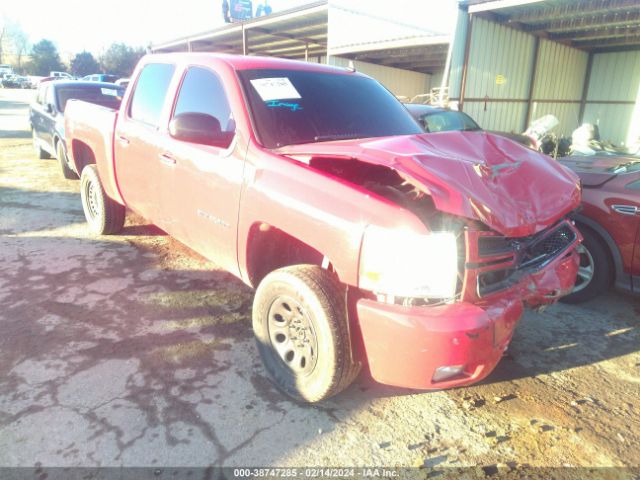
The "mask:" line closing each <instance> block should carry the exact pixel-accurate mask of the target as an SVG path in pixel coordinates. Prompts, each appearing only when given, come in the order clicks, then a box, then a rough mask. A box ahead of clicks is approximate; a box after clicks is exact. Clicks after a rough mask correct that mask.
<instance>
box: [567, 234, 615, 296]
mask: <svg viewBox="0 0 640 480" xmlns="http://www.w3.org/2000/svg"><path fill="white" fill-rule="evenodd" d="M580 233H582V236H583V237H584V240H583V241H582V244H581V245H580V246H579V247H578V254H579V255H580V266H579V268H578V277H577V278H576V284H575V286H574V287H573V291H572V292H571V293H570V294H569V295H567V296H566V297H563V298H562V299H561V301H562V302H564V303H582V302H586V301H587V300H590V299H592V298H594V297H597V296H598V295H600V294H602V293H604V292H606V291H607V290H608V289H609V286H610V285H611V277H612V273H613V265H612V264H611V260H610V256H609V253H608V251H607V248H606V246H605V245H604V242H603V241H602V240H601V239H600V237H598V236H597V235H596V234H595V233H593V232H592V231H591V230H587V229H586V228H583V229H581V231H580Z"/></svg>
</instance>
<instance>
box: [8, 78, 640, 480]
mask: <svg viewBox="0 0 640 480" xmlns="http://www.w3.org/2000/svg"><path fill="white" fill-rule="evenodd" d="M30 95H32V92H29V91H11V90H0V466H4V467H7V466H13V467H17V466H22V467H34V468H36V467H38V466H48V467H54V466H85V467H94V466H149V467H156V466H157V467H162V466H165V467H166V466H173V467H177V466H203V467H206V466H261V465H275V466H313V465H319V466H320V465H321V466H334V467H335V466H339V467H345V466H414V467H419V466H423V467H430V468H432V467H436V468H442V469H446V468H447V467H462V466H480V467H485V468H484V470H481V473H482V472H484V474H486V475H489V476H490V475H493V474H494V473H495V472H496V471H503V470H513V469H518V468H522V467H523V466H525V467H526V466H532V467H537V466H544V467H562V466H565V467H566V466H574V467H603V466H620V467H622V466H633V467H639V466H640V448H639V445H640V301H639V300H638V299H634V298H632V297H630V296H625V295H622V294H618V293H614V292H611V293H609V294H608V295H605V296H604V297H601V298H598V299H595V300H593V301H591V302H590V303H587V304H584V305H580V306H569V305H554V306H552V307H550V308H549V309H548V310H546V311H545V312H544V313H542V314H536V313H532V312H529V313H527V314H526V315H525V317H524V318H523V319H522V321H521V323H520V325H519V327H518V330H517V333H516V335H515V338H514V339H513V342H512V345H511V347H510V350H509V352H508V354H507V355H506V357H505V358H504V359H503V360H502V362H501V363H500V365H499V366H498V368H497V370H496V371H495V372H494V373H493V374H492V375H491V376H490V377H489V378H488V379H487V380H486V381H484V382H483V383H482V384H480V385H476V386H473V387H468V388H463V389H457V390H451V391H440V392H416V391H406V390H399V389H395V388H389V387H384V386H381V385H378V384H376V383H375V382H373V381H372V380H371V379H370V378H369V377H368V376H367V374H366V373H364V374H363V375H361V377H360V378H359V379H358V380H357V381H356V383H355V384H354V385H353V386H351V387H350V388H349V389H348V390H347V391H346V392H345V393H343V394H341V395H339V396H338V397H336V398H334V399H332V400H330V401H327V402H325V403H324V404H322V405H320V406H315V407H309V406H302V405H298V404H296V403H293V402H291V401H289V400H288V399H286V398H285V397H283V396H282V395H281V394H280V393H279V392H278V391H277V390H275V389H274V388H273V387H272V386H271V385H270V383H269V382H268V381H267V380H266V378H265V372H264V371H263V369H262V366H261V364H260V360H259V358H258V354H257V351H256V348H255V347H254V343H253V340H252V334H251V322H250V310H251V302H252V292H251V291H250V290H249V289H248V288H247V287H245V286H244V285H243V284H241V283H240V282H239V281H237V280H236V279H234V278H233V277H231V276H230V275H228V274H226V273H224V272H222V271H220V270H218V269H217V268H216V266H215V265H213V264H211V263H209V262H207V261H205V260H203V259H202V258H200V257H199V256H198V255H196V254H195V253H193V252H191V251H189V250H188V249H186V248H185V247H183V246H181V245H180V244H179V243H177V242H176V241H173V240H171V239H170V238H168V237H167V236H166V235H164V234H163V233H162V232H160V231H158V230H157V229H155V228H153V227H151V226H148V225H145V222H144V221H143V220H141V219H140V218H133V217H131V218H129V219H128V223H127V226H126V227H125V231H124V232H123V233H122V234H121V235H118V236H110V237H93V236H91V235H90V234H89V233H88V230H87V228H86V226H85V223H84V216H83V213H82V208H81V205H80V198H79V193H78V182H77V181H65V180H64V179H63V178H62V176H61V174H60V172H59V169H58V164H57V163H56V161H55V160H38V159H36V157H35V155H34V152H33V149H32V147H31V138H30V133H29V131H28V123H27V113H28V111H27V108H26V103H24V102H26V101H28V100H29V96H30ZM432 472H433V471H432Z"/></svg>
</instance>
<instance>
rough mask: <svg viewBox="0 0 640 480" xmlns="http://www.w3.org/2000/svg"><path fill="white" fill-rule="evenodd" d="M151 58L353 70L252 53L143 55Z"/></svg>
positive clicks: (249, 67) (248, 66) (243, 66)
mask: <svg viewBox="0 0 640 480" xmlns="http://www.w3.org/2000/svg"><path fill="white" fill-rule="evenodd" d="M153 59H157V60H165V61H176V60H178V61H184V60H187V59H188V60H189V61H192V62H196V63H200V64H203V65H206V64H207V63H209V62H213V61H216V60H217V61H220V60H222V61H224V62H225V63H227V64H228V65H230V66H231V67H232V68H233V69H235V70H253V69H283V70H286V69H289V70H292V69H294V70H307V71H315V72H325V73H352V72H353V70H351V69H348V68H343V67H335V66H332V65H324V64H320V63H311V62H303V61H299V60H287V59H285V58H275V57H260V56H253V55H230V54H225V53H199V52H198V53H186V52H176V53H157V54H149V55H147V56H145V57H144V61H145V63H148V62H149V61H152V60H153Z"/></svg>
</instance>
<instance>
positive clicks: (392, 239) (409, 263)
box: [360, 226, 458, 298]
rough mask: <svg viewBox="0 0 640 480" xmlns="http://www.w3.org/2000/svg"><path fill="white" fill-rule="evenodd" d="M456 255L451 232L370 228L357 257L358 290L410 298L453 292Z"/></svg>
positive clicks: (434, 296) (456, 265) (450, 294)
mask: <svg viewBox="0 0 640 480" xmlns="http://www.w3.org/2000/svg"><path fill="white" fill-rule="evenodd" d="M457 279H458V253H457V248H456V237H455V235H454V234H453V233H451V232H433V233H429V234H417V233H414V232H407V231H402V230H390V229H386V228H380V227H376V226H369V227H367V229H366V230H365V234H364V240H363V244H362V254H361V257H360V288H363V289H365V290H370V291H372V292H375V293H380V294H386V295H395V296H399V297H413V298H451V297H453V296H454V295H455V293H456V283H457Z"/></svg>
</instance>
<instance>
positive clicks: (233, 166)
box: [162, 66, 246, 271]
mask: <svg viewBox="0 0 640 480" xmlns="http://www.w3.org/2000/svg"><path fill="white" fill-rule="evenodd" d="M183 113H204V114H207V115H211V116H213V117H215V118H216V119H217V120H218V122H219V124H220V128H221V130H222V131H223V132H227V133H228V135H227V137H228V140H227V142H228V143H227V144H226V145H224V146H223V147H221V148H219V147H215V146H209V145H199V144H195V143H190V142H185V141H179V140H176V139H171V140H170V142H169V143H168V144H167V147H168V148H167V150H166V151H165V152H162V154H163V155H165V156H166V157H167V159H168V160H167V162H166V163H165V165H164V167H163V173H162V175H163V183H162V184H163V188H162V192H163V195H164V198H163V207H164V209H165V210H166V211H167V212H168V214H169V217H170V220H171V223H170V226H169V227H168V231H169V232H170V233H171V234H172V235H173V236H175V237H176V238H178V239H179V240H180V241H182V242H183V243H185V244H187V245H188V246H190V247H191V248H193V249H194V250H196V251H197V252H199V253H200V254H202V255H204V256H206V257H207V258H210V259H212V260H214V261H215V262H216V263H217V264H218V265H220V266H221V267H223V268H224V269H225V270H229V271H237V267H238V263H237V256H236V235H237V234H236V231H237V218H238V208H239V203H240V188H241V184H242V173H243V166H244V157H245V153H246V144H245V145H244V146H243V145H240V142H238V141H237V139H236V137H237V136H235V121H234V115H233V113H232V111H231V108H230V105H229V101H228V98H227V94H226V92H225V89H224V86H223V83H222V81H221V79H220V78H219V77H218V75H217V74H216V73H215V72H214V71H212V70H210V69H208V68H205V67H199V66H191V67H188V68H187V69H186V71H185V72H184V75H183V78H182V82H181V85H180V88H179V91H178V95H177V98H176V102H175V106H174V111H173V113H172V118H173V117H175V116H177V115H180V114H183Z"/></svg>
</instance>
